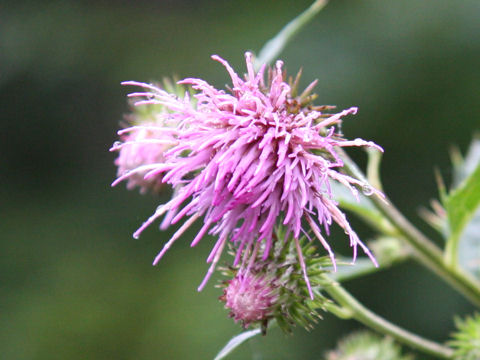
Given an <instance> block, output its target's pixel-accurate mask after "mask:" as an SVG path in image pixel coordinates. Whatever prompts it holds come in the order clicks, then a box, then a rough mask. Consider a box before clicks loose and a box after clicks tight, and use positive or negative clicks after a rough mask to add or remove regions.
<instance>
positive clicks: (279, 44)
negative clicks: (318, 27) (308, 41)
mask: <svg viewBox="0 0 480 360" xmlns="http://www.w3.org/2000/svg"><path fill="white" fill-rule="evenodd" d="M327 2H328V1H327V0H316V1H314V2H313V4H312V5H310V7H309V8H308V9H307V10H305V11H304V12H302V13H301V14H300V15H298V16H297V17H296V18H295V19H293V20H292V21H290V22H289V23H288V24H287V25H285V27H284V28H283V29H282V30H280V32H279V33H278V34H277V35H275V37H273V38H272V39H270V40H269V41H267V42H266V43H265V45H264V46H263V48H262V49H261V50H260V52H259V54H258V57H257V59H256V60H255V67H256V68H257V69H258V68H259V67H260V66H261V65H263V64H268V63H270V62H272V61H273V60H274V59H275V58H276V57H277V56H278V55H279V54H280V53H281V52H282V50H283V49H284V48H285V46H286V45H287V44H288V43H289V42H290V40H292V39H293V37H294V36H295V35H296V34H297V33H298V32H299V31H300V30H301V29H302V28H303V27H304V26H305V25H306V24H308V23H309V22H310V21H311V20H312V19H313V18H314V17H315V15H317V14H318V13H319V12H320V10H322V9H323V7H324V6H325V5H326V4H327Z"/></svg>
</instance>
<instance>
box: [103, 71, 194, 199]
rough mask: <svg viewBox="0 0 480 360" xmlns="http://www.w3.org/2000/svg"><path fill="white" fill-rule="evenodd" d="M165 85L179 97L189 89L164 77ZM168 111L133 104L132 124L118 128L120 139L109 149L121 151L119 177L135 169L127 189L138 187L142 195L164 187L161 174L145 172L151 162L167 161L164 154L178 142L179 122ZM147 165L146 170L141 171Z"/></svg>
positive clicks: (162, 108) (130, 118)
mask: <svg viewBox="0 0 480 360" xmlns="http://www.w3.org/2000/svg"><path fill="white" fill-rule="evenodd" d="M162 87H163V88H165V89H168V90H169V91H172V92H174V93H175V94H177V95H178V96H183V95H184V93H185V91H186V89H185V87H184V86H179V85H175V84H174V83H172V81H171V80H170V79H164V80H163V83H162ZM132 105H133V104H132ZM168 114H169V110H168V109H167V108H166V107H165V106H163V105H161V104H149V105H146V106H141V107H137V106H132V112H131V113H130V114H128V115H127V116H125V118H126V120H127V122H128V124H129V126H127V127H126V128H124V129H122V130H120V131H118V135H119V137H120V141H117V142H115V143H114V144H113V146H112V147H111V149H110V151H118V152H119V154H118V157H117V158H116V159H115V165H116V166H117V167H118V169H117V176H122V175H124V174H126V173H130V172H131V171H132V170H136V171H134V172H133V173H131V175H130V176H129V177H128V179H127V189H129V190H131V189H133V188H135V187H139V188H140V193H142V194H143V193H146V192H147V191H149V190H150V191H151V192H153V193H158V192H159V191H160V190H161V189H162V188H163V187H164V186H165V184H164V183H163V182H162V176H161V174H159V175H158V176H152V177H150V178H148V179H146V178H145V174H146V173H147V172H148V169H149V167H148V166H149V165H152V164H161V163H163V162H165V158H164V156H163V153H164V152H165V151H166V150H168V149H169V148H170V147H172V145H174V144H175V143H176V140H175V138H174V137H173V134H174V133H175V132H176V130H175V127H176V126H177V124H176V123H175V122H174V121H173V122H172V119H171V118H170V119H169V118H168ZM145 166H146V167H147V169H144V170H141V169H142V167H145Z"/></svg>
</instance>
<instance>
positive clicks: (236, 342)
mask: <svg viewBox="0 0 480 360" xmlns="http://www.w3.org/2000/svg"><path fill="white" fill-rule="evenodd" d="M261 332H262V331H261V329H254V330H249V331H245V332H243V333H241V334H239V335H237V336H234V337H233V338H232V339H231V340H230V341H229V342H228V343H227V345H225V347H224V348H223V349H222V350H220V352H219V353H218V354H217V356H216V357H215V359H214V360H221V359H224V358H225V357H226V356H227V355H228V354H230V353H231V352H232V351H233V350H235V349H236V348H237V347H238V346H240V345H241V344H243V343H244V342H245V341H247V340H248V339H250V338H252V337H254V336H257V335H258V334H261Z"/></svg>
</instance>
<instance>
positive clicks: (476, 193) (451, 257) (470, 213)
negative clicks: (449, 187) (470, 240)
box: [445, 163, 480, 264]
mask: <svg viewBox="0 0 480 360" xmlns="http://www.w3.org/2000/svg"><path fill="white" fill-rule="evenodd" d="M479 205H480V163H478V164H477V166H476V168H475V170H474V171H473V172H472V173H471V174H470V175H469V176H468V177H467V178H466V179H465V180H464V181H463V182H462V183H461V184H460V185H459V187H457V188H456V189H454V190H453V191H452V192H451V193H450V194H449V195H448V197H447V199H446V201H445V209H446V211H447V219H448V225H449V231H450V234H449V239H448V241H447V248H446V259H447V261H448V262H449V263H450V264H456V263H457V261H458V248H459V242H460V239H461V236H462V233H463V232H464V230H465V227H466V226H467V225H468V223H469V221H470V220H471V219H472V218H473V217H474V215H475V213H476V211H477V208H478V207H479ZM477 234H478V233H477ZM474 236H475V237H476V238H477V239H476V241H477V242H478V239H479V238H478V235H474Z"/></svg>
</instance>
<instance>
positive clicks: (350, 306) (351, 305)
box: [323, 275, 453, 359]
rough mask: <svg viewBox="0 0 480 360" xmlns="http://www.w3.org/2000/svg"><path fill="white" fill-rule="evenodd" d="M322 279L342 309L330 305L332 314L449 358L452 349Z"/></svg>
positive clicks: (426, 351) (327, 279)
mask: <svg viewBox="0 0 480 360" xmlns="http://www.w3.org/2000/svg"><path fill="white" fill-rule="evenodd" d="M323 279H324V280H325V282H326V283H327V284H328V285H324V289H325V291H326V292H328V294H329V295H330V296H331V297H332V298H333V299H334V300H335V301H336V302H337V303H338V304H339V305H340V306H341V307H342V308H343V310H341V311H340V310H339V309H338V308H336V309H335V308H333V306H331V307H330V308H328V310H330V311H331V310H333V311H331V312H332V313H333V314H335V315H337V316H339V317H340V318H342V319H346V318H347V319H348V318H350V319H355V320H357V321H359V322H361V323H362V324H364V325H366V326H368V327H370V328H371V329H373V330H376V331H378V332H380V333H382V334H386V335H390V336H392V337H393V338H395V339H396V340H398V341H400V342H402V343H404V344H406V345H408V346H410V347H412V348H415V349H417V350H420V351H422V352H424V353H427V354H430V355H433V356H436V357H439V358H441V359H450V358H451V357H452V355H453V350H452V349H450V348H448V347H446V346H443V345H440V344H438V343H436V342H433V341H431V340H427V339H424V338H422V337H420V336H418V335H416V334H413V333H411V332H409V331H407V330H405V329H402V328H400V327H398V326H396V325H394V324H392V323H390V322H389V321H387V320H385V319H384V318H382V317H380V316H378V315H377V314H375V313H373V312H372V311H370V310H369V309H367V308H366V307H364V306H363V305H362V304H361V303H360V302H358V301H357V300H356V299H355V298H354V297H353V296H352V295H351V294H350V293H349V292H348V291H346V290H345V289H344V288H343V287H342V286H341V285H340V284H339V283H337V282H334V281H333V280H331V279H330V278H329V277H328V276H326V275H323Z"/></svg>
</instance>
